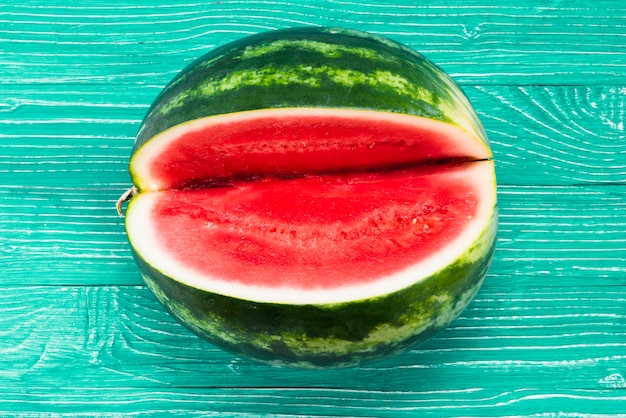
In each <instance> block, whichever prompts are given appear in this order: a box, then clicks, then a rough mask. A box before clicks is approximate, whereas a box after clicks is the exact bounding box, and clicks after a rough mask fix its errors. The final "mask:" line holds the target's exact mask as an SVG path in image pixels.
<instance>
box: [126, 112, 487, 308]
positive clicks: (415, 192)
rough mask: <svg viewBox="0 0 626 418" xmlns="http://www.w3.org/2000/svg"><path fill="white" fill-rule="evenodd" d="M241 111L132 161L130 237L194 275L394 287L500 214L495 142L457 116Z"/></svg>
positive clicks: (258, 288)
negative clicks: (461, 124) (451, 120)
mask: <svg viewBox="0 0 626 418" xmlns="http://www.w3.org/2000/svg"><path fill="white" fill-rule="evenodd" d="M242 113H243V114H235V115H224V116H213V117H208V118H205V119H203V120H198V121H192V122H189V123H187V124H184V125H183V126H179V127H176V128H173V129H171V130H169V131H166V132H165V133H164V134H161V135H160V137H158V136H157V137H156V138H154V139H153V140H151V141H150V142H149V143H148V144H149V145H151V147H149V148H148V149H147V150H143V149H142V148H140V149H139V150H138V152H137V153H136V154H135V156H134V157H133V158H134V159H135V158H136V159H135V161H131V167H134V168H135V170H134V171H133V176H134V179H135V182H136V183H135V184H137V185H138V187H139V188H140V191H141V193H139V194H138V195H137V196H135V198H134V199H133V200H132V202H131V205H132V210H129V211H128V215H127V216H128V217H131V219H127V225H129V228H131V229H133V230H134V231H133V230H130V231H129V232H130V234H129V235H130V236H143V237H144V239H141V240H139V241H137V242H133V246H134V247H135V249H136V250H137V251H138V252H139V253H140V254H142V256H143V257H144V258H146V259H150V260H154V263H155V267H156V268H157V269H159V270H160V271H162V272H163V273H165V274H169V275H171V276H173V277H181V278H182V277H184V279H181V280H184V281H185V282H186V283H188V284H190V285H192V286H193V287H197V288H201V289H207V290H211V291H214V292H217V293H221V294H226V295H232V296H238V295H245V298H247V299H252V300H255V299H258V300H262V301H274V302H281V301H285V303H287V301H288V303H325V302H338V301H342V300H346V299H350V298H351V297H354V298H362V297H368V296H372V295H377V294H384V293H387V292H389V291H394V290H398V289H401V288H403V287H405V286H408V285H410V284H412V283H414V282H415V280H416V277H428V276H429V275H432V274H434V273H436V272H437V271H438V269H440V268H442V267H443V266H446V265H448V264H449V263H451V262H454V260H455V259H457V258H458V257H459V256H460V254H462V253H464V252H465V251H466V250H467V245H469V243H471V242H473V240H475V239H476V236H478V235H480V233H481V231H482V230H483V228H484V227H485V225H486V224H488V223H489V222H490V219H491V218H492V216H493V212H494V207H495V201H496V198H495V175H494V170H493V162H492V161H491V160H489V159H490V157H491V155H490V151H489V148H488V146H487V145H486V144H484V143H482V142H481V141H479V140H477V139H476V138H475V137H473V136H471V135H469V134H468V133H466V132H465V131H463V130H462V129H460V128H457V127H454V126H451V125H448V124H445V123H441V122H436V121H431V120H428V119H424V118H418V117H414V116H406V115H393V114H385V113H383V112H366V111H353V110H350V111H345V110H340V111H337V110H334V111H333V114H332V115H331V114H330V112H328V111H323V110H313V111H309V112H305V111H304V110H302V109H287V110H285V109H283V110H280V109H279V110H263V111H255V112H242ZM372 117H374V118H375V119H374V120H375V122H376V123H372ZM376 118H378V120H376ZM133 164H134V166H133ZM146 190H147V192H146ZM133 232H135V233H133ZM241 297H244V296H241Z"/></svg>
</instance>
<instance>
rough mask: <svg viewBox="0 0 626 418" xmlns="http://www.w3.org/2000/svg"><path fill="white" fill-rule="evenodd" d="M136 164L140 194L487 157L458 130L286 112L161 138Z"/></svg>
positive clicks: (188, 127)
mask: <svg viewBox="0 0 626 418" xmlns="http://www.w3.org/2000/svg"><path fill="white" fill-rule="evenodd" d="M155 139H157V141H154V139H153V140H152V141H151V142H158V146H152V147H144V148H140V149H139V151H138V152H137V153H136V154H135V155H134V156H133V166H134V167H135V169H134V170H131V174H132V175H133V181H134V183H135V184H136V185H137V187H138V188H139V189H140V190H142V191H151V190H164V189H170V188H185V187H199V186H215V185H220V184H222V183H224V182H229V181H232V180H236V181H237V180H241V179H249V178H257V177H260V176H267V175H270V176H277V175H278V176H292V175H302V174H311V173H329V172H335V171H354V170H381V169H390V168H397V167H403V166H407V165H408V166H413V165H424V164H429V165H432V164H440V163H442V162H446V161H451V160H455V161H459V160H462V161H465V160H468V161H473V160H483V159H488V158H490V157H491V151H490V149H489V146H488V145H487V144H485V143H483V142H481V141H480V140H478V139H477V138H476V137H475V136H473V135H471V134H470V133H469V132H467V131H465V130H463V129H462V128H460V127H458V126H454V125H451V124H446V123H442V122H439V121H436V120H431V119H428V118H421V117H416V116H410V115H403V114H396V113H389V112H376V111H365V110H345V109H318V108H289V109H264V110H256V111H247V112H237V113H232V114H226V115H219V116H211V117H206V118H202V119H198V120H194V121H190V122H186V123H183V124H181V125H178V126H176V127H174V128H171V129H169V130H166V131H165V132H163V133H161V134H159V135H158V136H157V137H156V138H155Z"/></svg>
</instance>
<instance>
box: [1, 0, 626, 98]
mask: <svg viewBox="0 0 626 418" xmlns="http://www.w3.org/2000/svg"><path fill="white" fill-rule="evenodd" d="M311 24H315V25H326V26H344V27H348V28H355V29H362V30H368V31H372V32H376V33H381V34H385V35H388V36H390V37H393V38H395V39H397V40H399V41H400V42H403V43H406V44H408V45H409V46H411V47H413V48H415V49H417V50H419V51H422V52H423V53H424V54H426V55H427V56H429V57H430V58H432V59H433V60H434V61H435V62H437V63H438V64H440V65H441V66H442V67H443V68H444V69H445V70H446V71H448V72H450V73H451V74H452V75H454V76H455V77H456V78H457V79H459V81H460V82H462V83H463V84H481V85H484V84H514V85H518V84H524V85H536V84H549V85H555V84H570V85H571V84H584V85H590V84H594V85H600V84H607V83H608V84H614V83H619V84H621V83H622V82H623V76H624V74H625V73H626V60H624V54H623V51H624V50H625V49H626V15H625V14H624V10H623V7H622V5H621V4H620V3H619V2H615V1H608V0H604V1H595V2H592V3H590V2H586V1H582V0H576V1H569V2H567V4H561V3H556V4H551V3H550V4H547V3H545V2H542V1H539V0H533V1H526V2H524V3H511V4H510V5H505V4H502V3H501V2H497V1H494V0H472V1H467V2H463V4H462V5H458V4H453V5H451V4H450V3H449V2H445V1H443V0H437V1H429V2H421V4H420V3H417V4H407V3H406V2H405V1H403V0H387V1H382V2H365V3H364V2H355V1H343V2H339V3H337V2H333V1H313V2H304V3H303V2H293V1H284V2H270V1H265V0H255V1H247V2H245V3H241V2H239V3H237V2H209V3H203V2H199V3H172V2H165V1H162V0H161V1H155V2H153V3H151V4H150V5H145V4H144V3H143V2H139V1H135V2H130V1H128V2H125V3H124V4H123V5H110V4H105V3H103V2H102V1H100V0H91V1H85V2H81V4H80V5H73V6H67V4H66V2H65V1H62V0H54V1H47V2H45V3H42V2H39V1H27V2H5V3H4V4H2V5H0V42H2V44H3V48H2V50H1V51H0V63H1V64H2V66H3V71H2V73H0V84H6V85H13V84H15V83H19V84H62V83H72V84H77V83H78V84H90V85H91V84H94V83H113V84H115V85H118V86H119V85H120V84H128V83H131V84H145V83H151V82H157V83H159V84H164V83H165V82H167V80H169V79H170V78H171V77H172V76H173V75H174V74H175V73H176V72H178V71H179V70H180V69H181V68H182V66H183V64H187V63H189V62H190V61H191V60H192V59H194V58H195V57H197V56H199V55H200V54H201V53H202V52H204V51H207V50H208V49H211V48H214V47H216V46H218V45H221V44H223V43H225V42H228V41H231V40H234V39H237V38H240V37H242V36H244V35H247V34H251V33H257V32H261V31H264V30H271V29H278V28H284V27H290V26H303V25H311Z"/></svg>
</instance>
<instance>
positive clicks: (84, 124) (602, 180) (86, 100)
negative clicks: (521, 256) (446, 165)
mask: <svg viewBox="0 0 626 418" xmlns="http://www.w3.org/2000/svg"><path fill="white" fill-rule="evenodd" d="M159 90H160V89H159V88H158V87H152V88H144V87H138V86H133V87H130V86H129V87H128V88H125V89H123V91H122V90H120V89H114V88H112V87H110V86H109V87H104V86H89V87H84V88H82V89H77V88H76V87H75V86H67V85H66V86H47V87H45V88H39V87H36V88H35V87H32V86H30V87H29V86H19V87H15V86H14V87H10V88H6V89H2V90H1V91H0V139H1V141H0V184H13V185H32V186H52V185H54V186H63V187H68V186H69V187H72V186H73V187H80V186H82V187H108V186H110V187H118V188H119V190H120V193H121V191H122V190H124V189H125V188H126V187H128V185H129V184H130V180H129V176H128V174H127V162H128V158H129V157H130V152H131V147H132V141H133V137H134V135H135V134H136V132H137V130H138V128H139V124H140V122H141V119H142V118H143V116H144V114H145V112H146V111H147V109H148V107H149V105H150V103H151V102H152V100H153V99H154V97H155V96H156V95H157V94H158V92H159ZM465 91H466V92H467V94H468V96H469V97H470V99H471V101H472V102H473V103H474V106H475V108H476V109H477V111H478V113H479V114H480V117H481V119H482V120H483V123H484V124H485V126H486V129H487V131H488V133H489V137H490V139H491V141H492V144H493V150H494V155H495V159H496V162H497V169H498V173H497V174H498V182H499V184H502V185H512V184H517V185H567V184H570V185H572V184H626V141H625V138H626V129H625V126H624V123H625V122H624V121H625V120H626V85H624V86H606V87H589V86H568V87H542V86H535V87H517V86H475V87H466V88H465ZM79 179H80V186H78V184H77V183H78V180H79Z"/></svg>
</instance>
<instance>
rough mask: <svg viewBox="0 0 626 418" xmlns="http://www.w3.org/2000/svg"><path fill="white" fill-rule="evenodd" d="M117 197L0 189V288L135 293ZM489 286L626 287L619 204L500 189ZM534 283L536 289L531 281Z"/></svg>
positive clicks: (619, 198) (611, 195)
mask: <svg viewBox="0 0 626 418" xmlns="http://www.w3.org/2000/svg"><path fill="white" fill-rule="evenodd" d="M117 196H118V190H116V189H115V188H111V187H109V188H104V187H103V188H83V189H65V188H56V189H55V188H49V187H32V188H23V187H10V186H9V187H7V186H0V234H2V236H3V244H2V247H1V250H0V273H1V276H0V277H3V278H4V279H3V283H5V284H10V283H19V284H32V285H43V284H48V285H51V284H57V285H63V284H85V285H96V284H99V285H101V284H126V285H138V284H141V281H140V278H139V276H138V274H137V271H136V268H135V265H134V263H133V261H132V258H131V255H130V251H129V247H128V244H127V241H126V237H125V233H124V228H123V219H122V218H120V217H118V216H117V214H116V213H115V211H114V208H113V204H114V201H115V199H116V198H117ZM499 206H500V227H499V228H500V229H499V235H498V243H497V245H498V247H497V252H496V257H495V260H494V263H493V266H492V269H491V274H492V276H493V277H497V278H498V281H500V282H502V283H505V284H506V285H510V283H516V284H517V285H518V286H530V287H532V286H537V283H542V282H543V281H545V280H555V281H560V282H563V281H570V282H572V283H575V284H576V285H577V286H586V285H588V284H590V283H592V284H594V285H599V284H606V285H610V284H613V285H617V284H622V285H623V283H624V274H625V273H626V237H625V235H624V233H623V231H624V230H625V227H626V210H625V209H626V195H624V193H620V192H619V191H617V190H614V189H611V188H607V187H605V186H552V187H542V186H528V187H520V186H501V187H500V190H499ZM537 280H539V282H537Z"/></svg>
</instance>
